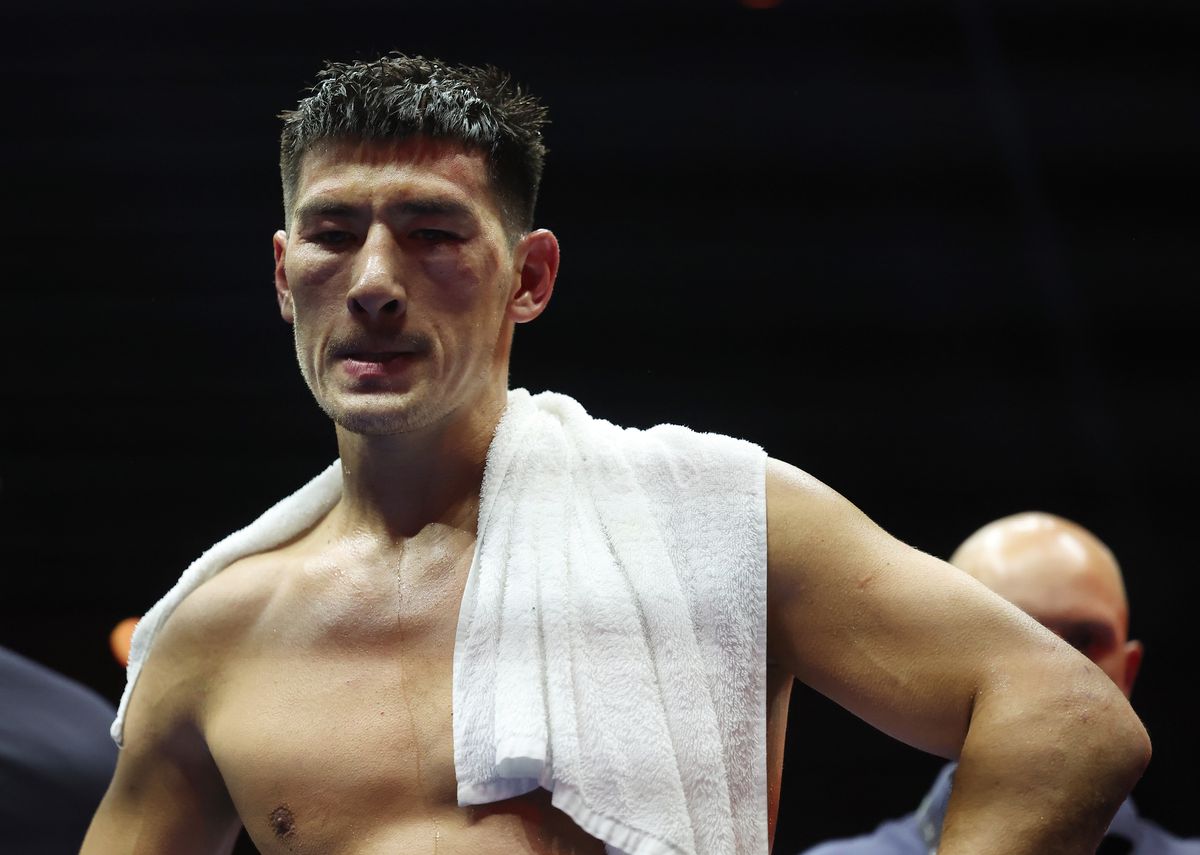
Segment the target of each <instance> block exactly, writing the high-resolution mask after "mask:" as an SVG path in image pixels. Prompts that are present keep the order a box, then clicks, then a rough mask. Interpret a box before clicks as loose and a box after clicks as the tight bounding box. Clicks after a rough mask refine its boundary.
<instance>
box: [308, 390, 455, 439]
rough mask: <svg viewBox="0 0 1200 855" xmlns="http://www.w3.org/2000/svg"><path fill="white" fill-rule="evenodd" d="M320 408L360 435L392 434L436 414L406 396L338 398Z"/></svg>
mask: <svg viewBox="0 0 1200 855" xmlns="http://www.w3.org/2000/svg"><path fill="white" fill-rule="evenodd" d="M405 397H407V396H405ZM322 409H323V410H325V414H326V415H328V416H329V417H330V418H331V419H333V422H334V424H336V425H337V426H338V427H340V428H341V429H342V430H345V431H349V432H350V433H355V434H359V435H361V436H395V435H396V434H402V433H410V432H412V431H415V430H420V429H421V428H424V427H428V426H429V425H431V424H433V423H434V422H435V421H437V414H436V413H434V412H432V410H431V408H429V407H422V406H420V405H419V404H418V403H416V402H414V401H409V400H395V399H392V400H389V401H370V402H366V401H363V402H358V401H356V402H353V403H349V402H345V401H339V402H336V403H332V404H331V405H327V406H322Z"/></svg>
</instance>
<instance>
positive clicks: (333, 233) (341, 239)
mask: <svg viewBox="0 0 1200 855" xmlns="http://www.w3.org/2000/svg"><path fill="white" fill-rule="evenodd" d="M353 237H354V235H352V234H350V232H344V231H338V230H337V229H328V230H326V231H323V232H317V233H316V234H314V235H313V236H312V237H311V238H309V239H310V240H312V241H313V242H314V243H319V244H321V245H323V246H341V245H343V244H346V243H349V242H350V240H351V239H353Z"/></svg>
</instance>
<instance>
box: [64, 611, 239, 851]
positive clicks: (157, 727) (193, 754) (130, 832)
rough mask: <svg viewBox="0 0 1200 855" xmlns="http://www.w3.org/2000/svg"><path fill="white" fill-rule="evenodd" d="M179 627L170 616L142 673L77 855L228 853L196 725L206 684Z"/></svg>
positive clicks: (214, 776) (225, 802) (218, 797)
mask: <svg viewBox="0 0 1200 855" xmlns="http://www.w3.org/2000/svg"><path fill="white" fill-rule="evenodd" d="M185 605H186V604H185ZM180 611H181V612H182V611H184V609H183V607H181V609H180ZM177 618H178V620H177ZM186 624H187V618H186V615H182V614H178V613H177V614H176V615H175V616H173V617H172V619H171V621H169V622H168V624H167V626H166V627H165V628H164V630H163V632H162V633H161V634H160V635H159V638H158V639H157V640H156V642H155V647H154V650H153V652H152V654H151V655H150V657H149V658H148V659H147V661H146V663H145V666H144V667H143V670H142V674H141V677H140V678H139V680H138V683H137V688H136V690H135V691H134V693H133V696H132V697H131V699H130V703H129V708H128V712H127V715H126V719H125V738H124V747H123V748H122V749H121V751H120V753H119V755H118V757H117V768H116V772H115V773H114V775H113V780H112V782H111V784H110V785H109V788H108V792H107V793H106V794H105V796H104V799H103V801H102V802H101V803H100V807H99V809H98V810H97V812H96V816H95V817H94V818H93V820H92V824H91V827H90V828H89V829H88V834H87V837H86V839H85V840H84V844H83V850H82V853H81V855H110V853H112V855H116V853H122V855H128V853H141V852H145V853H160V852H170V853H172V854H173V855H175V853H179V855H191V854H192V853H195V855H201V853H203V855H212V853H227V852H229V851H231V850H232V848H233V843H234V840H235V839H236V837H237V832H238V830H239V828H240V822H239V820H238V817H237V813H236V811H235V810H234V808H233V805H232V803H231V802H230V799H229V796H228V794H227V792H226V790H225V785H224V782H223V781H222V778H221V774H220V772H219V771H218V769H217V767H216V764H215V763H214V762H213V759H212V756H211V755H210V754H209V751H208V747H207V745H206V744H205V742H204V738H203V736H202V735H201V732H200V729H199V727H198V724H197V720H196V713H197V700H198V698H199V697H200V696H201V693H202V692H203V685H204V684H205V683H206V682H207V681H206V680H204V679H203V678H202V676H201V674H200V673H199V672H198V671H197V669H196V667H195V662H196V661H198V660H199V658H200V657H198V656H197V655H196V653H194V652H191V650H189V648H193V649H194V648H195V645H194V644H189V639H188V638H187V636H188V631H187V630H188V627H187V626H186ZM189 654H190V655H189Z"/></svg>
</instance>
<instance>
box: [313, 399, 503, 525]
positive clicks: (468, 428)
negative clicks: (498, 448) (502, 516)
mask: <svg viewBox="0 0 1200 855" xmlns="http://www.w3.org/2000/svg"><path fill="white" fill-rule="evenodd" d="M492 398H493V399H492V400H488V401H485V402H479V403H478V404H476V405H474V406H470V407H464V408H461V409H460V410H459V411H458V412H456V413H453V414H451V415H449V416H447V417H446V418H445V419H443V420H442V421H441V422H439V423H437V424H435V425H431V426H429V427H426V428H422V429H419V430H415V431H408V432H405V433H402V434H395V435H391V436H364V435H362V434H355V433H351V432H349V431H346V430H343V429H342V428H340V427H339V428H338V450H339V453H340V457H341V463H342V499H341V501H340V502H339V503H338V506H337V507H336V508H335V509H334V511H333V514H332V515H331V518H330V520H329V522H330V523H331V524H333V525H334V526H335V528H336V530H338V531H341V532H343V533H350V532H358V533H363V532H373V533H376V534H379V535H380V536H385V537H390V538H392V539H394V540H402V539H407V538H410V537H413V536H414V535H416V534H417V533H418V532H420V531H421V530H422V529H423V528H425V527H426V526H428V525H431V524H434V523H438V524H442V525H447V526H452V527H454V528H458V529H461V530H464V531H469V532H471V533H472V534H474V533H475V529H476V525H477V522H478V514H479V493H480V489H481V486H482V483H483V471H484V466H485V464H486V461H487V451H488V447H489V446H490V445H491V441H492V437H493V435H494V434H495V430H496V425H497V423H498V422H499V420H500V416H501V415H502V414H503V412H504V407H505V403H506V400H507V391H506V390H503V389H502V390H500V393H499V395H498V396H492Z"/></svg>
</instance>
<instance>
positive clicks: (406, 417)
mask: <svg viewBox="0 0 1200 855" xmlns="http://www.w3.org/2000/svg"><path fill="white" fill-rule="evenodd" d="M296 361H297V362H298V363H299V365H300V376H301V377H303V378H304V383H305V385H307V386H308V391H309V392H310V393H311V394H312V396H313V400H315V401H316V402H317V406H318V407H320V408H321V411H322V412H323V413H325V415H327V416H328V417H329V418H330V420H332V421H333V423H334V424H335V425H337V426H338V427H340V428H342V429H343V430H346V431H349V432H350V433H355V434H359V435H361V436H394V435H396V434H402V433H409V432H411V431H415V430H420V429H422V428H425V427H429V426H430V425H432V424H434V423H435V422H437V421H438V420H439V419H441V418H442V417H443V416H444V415H445V413H444V412H442V411H441V408H439V407H438V406H436V402H435V401H431V400H429V399H428V398H427V397H426V396H423V395H421V394H419V393H418V394H416V395H413V394H412V392H405V393H395V392H391V393H377V394H369V393H368V394H359V395H344V394H340V393H338V392H336V391H334V392H332V393H326V392H322V391H321V389H320V387H319V386H318V384H317V379H316V377H314V376H313V373H314V372H313V371H312V370H311V369H310V367H309V365H308V363H307V362H306V361H305V358H304V349H303V348H302V347H301V342H300V341H299V339H297V341H296ZM346 398H350V399H351V400H349V401H348V400H346ZM354 399H358V401H359V402H361V405H360V406H356V405H355V401H354Z"/></svg>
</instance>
